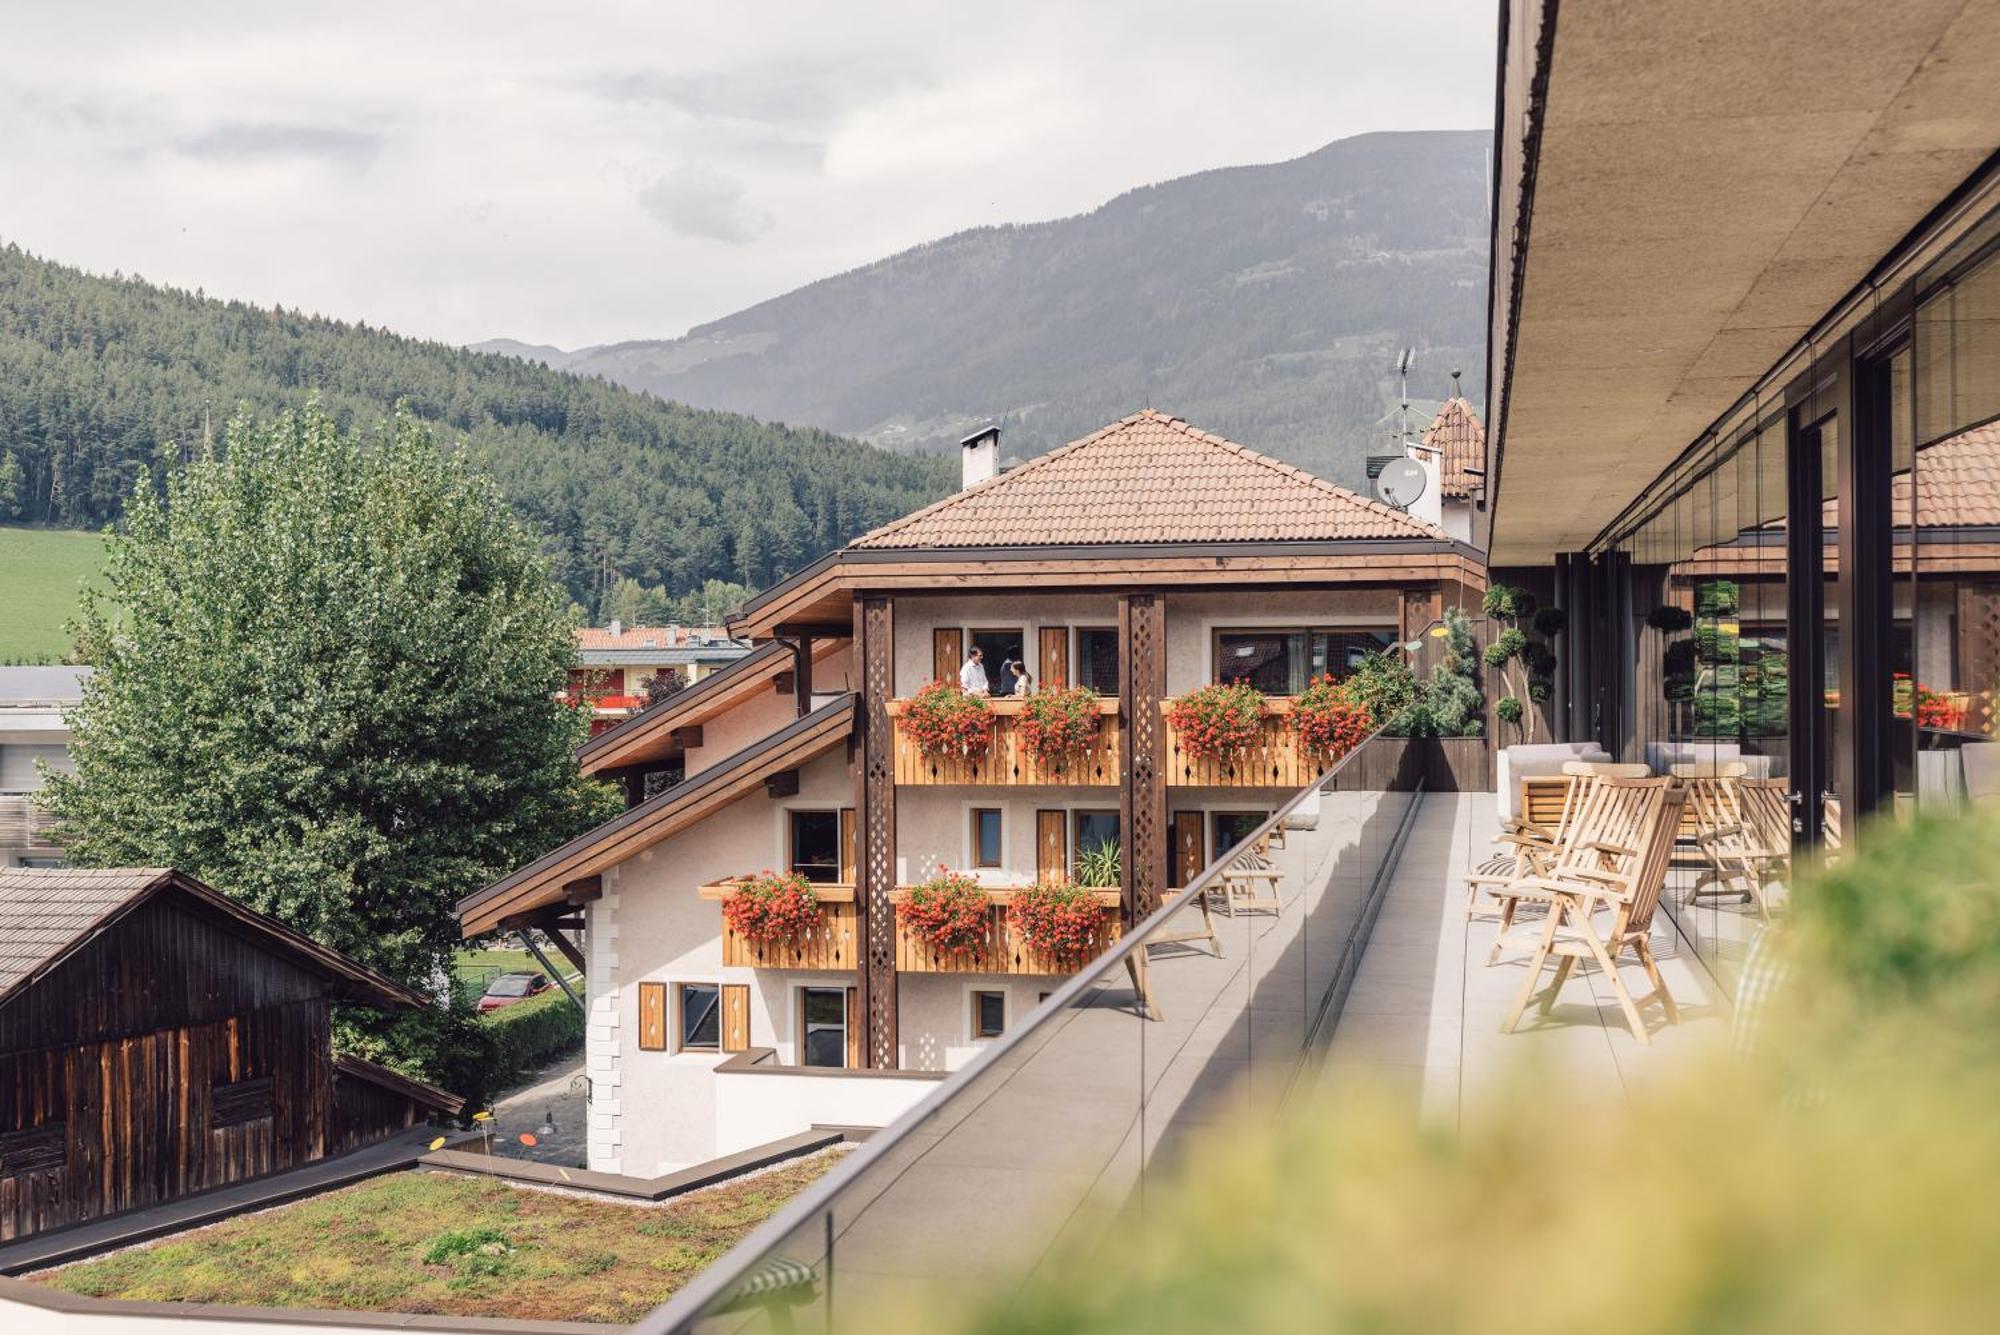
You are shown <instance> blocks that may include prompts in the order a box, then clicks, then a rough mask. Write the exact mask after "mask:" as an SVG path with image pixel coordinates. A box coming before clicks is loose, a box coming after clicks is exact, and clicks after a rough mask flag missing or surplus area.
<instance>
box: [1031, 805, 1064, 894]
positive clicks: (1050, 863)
mask: <svg viewBox="0 0 2000 1335" xmlns="http://www.w3.org/2000/svg"><path fill="white" fill-rule="evenodd" d="M1065 815H1066V813H1064V812H1061V811H1037V812H1036V813H1035V879H1036V880H1038V881H1051V880H1053V881H1060V880H1062V879H1063V878H1064V877H1066V876H1068V875H1069V840H1068V838H1067V837H1066V833H1065V831H1066V828H1067V825H1068V822H1067V821H1066V820H1065Z"/></svg>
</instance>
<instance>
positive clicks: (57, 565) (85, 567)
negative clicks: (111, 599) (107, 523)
mask: <svg viewBox="0 0 2000 1335" xmlns="http://www.w3.org/2000/svg"><path fill="white" fill-rule="evenodd" d="M103 568H104V538H103V537H102V535H100V534H97V533H91V532H81V531H78V530H76V529H63V528H19V527H12V526H5V525H0V663H60V662H63V661H64V660H66V659H67V658H68V657H69V652H70V640H69V636H68V635H67V634H66V633H65V632H64V630H63V623H64V622H66V621H68V620H70V619H71V618H72V617H74V616H75V615H76V611H77V605H78V603H79V601H80V599H81V591H82V587H83V584H84V581H86V580H89V581H91V582H93V583H96V582H99V581H100V578H101V574H102V571H103Z"/></svg>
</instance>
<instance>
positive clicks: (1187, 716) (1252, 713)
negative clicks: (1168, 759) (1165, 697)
mask: <svg viewBox="0 0 2000 1335" xmlns="http://www.w3.org/2000/svg"><path fill="white" fill-rule="evenodd" d="M1263 718H1264V693H1263V692H1262V691H1260V690H1258V689H1257V688H1256V687H1255V686H1252V685H1249V684H1248V683H1247V682H1240V681H1239V682H1234V683H1232V684H1230V685H1227V686H1223V685H1215V686H1204V687H1202V688H1201V689H1199V690H1195V691H1189V692H1188V693H1187V694H1186V695H1183V696H1181V697H1179V698H1178V699H1176V700H1172V701H1169V702H1168V704H1167V722H1169V723H1171V724H1172V725H1173V727H1174V731H1175V732H1177V733H1179V734H1180V738H1181V749H1182V750H1183V751H1185V752H1187V754H1188V755H1189V756H1191V757H1192V758H1194V759H1196V760H1208V759H1211V758H1216V757H1221V756H1230V755H1235V754H1236V753H1237V752H1239V751H1246V750H1248V749H1249V748H1250V747H1252V746H1255V745H1256V744H1257V739H1258V738H1259V737H1260V736H1261V735H1262V733H1263Z"/></svg>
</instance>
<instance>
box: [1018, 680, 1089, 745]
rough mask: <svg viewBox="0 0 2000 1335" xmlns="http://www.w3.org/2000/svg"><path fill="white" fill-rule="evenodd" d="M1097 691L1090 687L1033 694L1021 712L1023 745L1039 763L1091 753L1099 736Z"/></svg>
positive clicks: (1074, 687)
mask: <svg viewBox="0 0 2000 1335" xmlns="http://www.w3.org/2000/svg"><path fill="white" fill-rule="evenodd" d="M1097 720H1098V714H1097V692H1096V691H1093V690H1091V689H1090V688H1089V687H1088V686H1071V687H1069V688H1068V689H1067V690H1060V691H1044V692H1042V693H1041V694H1039V695H1031V696H1029V697H1028V699H1027V703H1026V705H1025V706H1024V707H1023V708H1022V710H1021V744H1022V745H1023V746H1025V747H1027V748H1028V751H1029V753H1030V754H1031V755H1033V756H1034V757H1035V758H1036V759H1038V760H1044V761H1054V760H1062V759H1064V758H1066V757H1069V756H1073V755H1078V754H1080V753H1082V752H1083V751H1085V750H1088V749H1089V747H1090V743H1091V741H1092V739H1094V738H1095V737H1096V736H1097Z"/></svg>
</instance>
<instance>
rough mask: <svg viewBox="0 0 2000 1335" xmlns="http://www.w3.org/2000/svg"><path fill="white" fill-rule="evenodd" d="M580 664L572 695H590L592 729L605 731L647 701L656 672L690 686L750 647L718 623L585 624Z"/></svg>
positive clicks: (571, 685)
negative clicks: (690, 624)
mask: <svg viewBox="0 0 2000 1335" xmlns="http://www.w3.org/2000/svg"><path fill="white" fill-rule="evenodd" d="M576 648H577V657H578V659H579V660H580V661H581V666H580V667H578V668H576V669H575V670H574V671H572V672H571V673H570V681H569V690H568V692H567V695H568V696H569V698H571V699H576V700H588V701H589V702H590V706H591V714H592V720H591V731H592V732H593V733H597V732H602V731H604V730H605V729H606V728H609V727H611V726H612V725H613V724H614V723H616V722H617V721H618V720H619V719H624V718H630V717H631V716H632V715H634V714H636V713H638V712H639V711H640V710H641V709H644V708H645V707H646V702H647V700H648V699H649V698H650V695H649V692H650V691H651V689H652V686H653V678H654V677H656V676H658V675H660V674H661V673H667V674H670V675H671V676H673V677H675V678H677V679H678V680H679V682H680V684H681V685H682V686H692V685H693V684H694V683H696V682H698V681H700V680H701V679H702V678H704V677H706V676H708V675H709V674H710V673H712V672H719V671H721V670H722V669H723V668H725V667H728V666H729V665H730V664H731V663H734V662H735V661H736V660H737V659H739V658H741V657H743V655H745V654H747V653H749V652H750V646H748V645H746V644H740V643H738V642H737V641H735V640H733V639H731V638H730V636H729V633H728V631H726V630H724V629H723V628H722V627H719V626H673V625H669V626H627V625H624V624H622V623H620V622H618V621H613V622H612V623H611V624H610V625H608V626H602V627H599V626H584V627H582V628H580V629H579V630H578V631H577V632H576Z"/></svg>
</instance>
